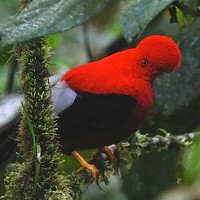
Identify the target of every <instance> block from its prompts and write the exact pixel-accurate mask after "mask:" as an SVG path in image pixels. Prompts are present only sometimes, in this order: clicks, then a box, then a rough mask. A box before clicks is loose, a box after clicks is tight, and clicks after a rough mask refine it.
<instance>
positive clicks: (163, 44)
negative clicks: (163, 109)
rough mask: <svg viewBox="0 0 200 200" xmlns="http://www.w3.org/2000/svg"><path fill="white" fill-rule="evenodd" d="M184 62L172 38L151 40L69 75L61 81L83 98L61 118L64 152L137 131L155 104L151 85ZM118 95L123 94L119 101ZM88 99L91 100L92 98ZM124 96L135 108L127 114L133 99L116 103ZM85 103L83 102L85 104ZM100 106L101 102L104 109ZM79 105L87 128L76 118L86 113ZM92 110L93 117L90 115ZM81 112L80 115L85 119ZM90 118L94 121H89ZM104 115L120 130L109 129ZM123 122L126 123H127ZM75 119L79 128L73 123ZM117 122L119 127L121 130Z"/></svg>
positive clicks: (100, 143) (144, 40)
mask: <svg viewBox="0 0 200 200" xmlns="http://www.w3.org/2000/svg"><path fill="white" fill-rule="evenodd" d="M180 61H181V53H180V50H179V47H178V45H177V44H176V43H175V42H174V41H173V40H172V39H171V38H169V37H166V36H160V35H153V36H149V37H147V38H145V39H143V40H142V41H141V42H140V43H139V45H138V46H137V47H136V48H132V49H128V50H125V51H122V52H118V53H115V54H113V55H111V56H108V57H106V58H103V59H101V60H99V61H96V62H91V63H88V64H84V65H82V66H78V67H75V68H73V69H71V70H70V71H68V72H67V73H65V74H64V75H63V77H62V82H65V83H67V85H68V86H69V87H70V88H71V89H73V90H74V91H75V92H76V93H77V94H78V96H80V99H79V101H78V102H79V103H77V104H72V106H71V107H69V108H67V109H66V110H65V111H64V113H61V114H60V115H59V116H60V119H59V120H58V125H59V134H60V135H61V141H62V142H61V143H62V144H63V146H64V150H65V152H70V151H72V150H75V149H85V148H93V147H99V146H103V145H109V144H111V143H115V142H119V141H120V140H122V139H125V138H126V137H128V136H129V135H130V134H131V133H133V132H134V131H136V130H137V129H138V128H139V127H140V125H141V123H142V122H143V121H144V119H145V117H146V115H147V114H148V112H149V110H150V109H151V107H152V104H153V89H152V86H151V82H152V81H153V79H154V78H156V77H157V76H158V75H160V74H162V73H163V72H172V71H174V70H175V69H177V68H178V67H179V65H180ZM110 95H116V99H115V98H114V97H113V98H112V99H109V100H108V98H106V97H108V96H110ZM117 95H118V96H119V95H120V98H119V97H118V96H117ZM85 96H90V98H87V97H85ZM103 96H104V97H105V98H104V99H103V98H102V97H103ZM122 96H124V97H130V98H131V99H132V100H133V102H135V103H133V102H132V104H131V103H130V106H129V108H124V110H123V107H125V104H128V102H129V100H128V99H125V98H124V100H119V102H121V103H119V102H118V100H117V99H121V98H122ZM82 97H83V98H82ZM81 98H82V100H81ZM85 99H88V100H87V101H90V102H91V104H92V105H87V101H86V100H85ZM81 101H82V102H84V103H83V104H82V103H81ZM94 101H95V102H94ZM98 101H100V105H99V104H98ZM108 101H109V102H108ZM75 102H76V101H75ZM104 104H106V105H107V104H109V105H110V107H112V104H116V107H117V108H118V106H119V107H121V109H119V110H118V109H116V110H114V109H113V108H110V107H109V106H104ZM79 105H81V106H82V107H85V106H86V109H85V112H86V113H87V114H84V116H83V118H84V117H86V118H87V119H88V120H89V121H85V124H86V125H85V126H84V125H80V121H81V120H82V118H81V117H80V116H78V115H79V112H78V109H80V110H82V109H81V108H80V107H79ZM93 105H94V106H93ZM95 106H100V108H101V109H103V110H104V109H105V110H104V112H103V113H104V116H100V114H99V113H100V110H98V109H96V108H95ZM73 109H74V111H72V112H71V111H70V110H73ZM76 109H77V111H76ZM127 109H129V111H128V110H127ZM92 110H94V111H95V113H93V114H91V111H92ZM81 112H82V111H80V114H81V115H83V113H81ZM110 112H111V114H110ZM117 112H122V114H123V113H125V114H124V116H119V117H118V118H117V119H114V118H113V117H112V116H115V115H117ZM101 114H102V113H101ZM70 115H71V116H72V115H75V116H73V117H72V118H73V121H72V120H71V116H70ZM76 115H77V116H76ZM89 115H91V117H88V116H89ZM98 115H99V116H98ZM106 115H109V118H107V120H110V121H113V123H116V128H115V126H113V125H112V126H111V125H110V124H109V125H108V124H106V121H105V120H103V118H106ZM96 116H98V117H96ZM76 118H77V119H76ZM65 119H66V121H65ZM123 119H126V121H127V123H126V122H125V121H124V120H123ZM76 120H77V123H76V122H75V123H74V121H76ZM95 120H96V121H95ZM97 120H100V121H101V120H102V123H104V124H105V127H104V128H102V129H101V127H100V126H101V125H100V124H99V123H98V121H97ZM63 123H66V124H67V123H69V124H70V123H72V124H74V126H73V127H71V126H68V125H66V124H65V125H63ZM118 123H119V124H120V123H121V126H120V125H119V124H118ZM79 125H80V126H79ZM103 126H104V125H103ZM106 126H107V127H106Z"/></svg>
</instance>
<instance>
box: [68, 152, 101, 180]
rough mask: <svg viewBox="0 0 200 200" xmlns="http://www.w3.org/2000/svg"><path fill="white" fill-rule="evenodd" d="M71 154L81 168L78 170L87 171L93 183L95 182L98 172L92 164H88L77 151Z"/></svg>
mask: <svg viewBox="0 0 200 200" xmlns="http://www.w3.org/2000/svg"><path fill="white" fill-rule="evenodd" d="M72 154H73V155H74V156H75V157H76V159H77V160H78V161H79V162H80V164H81V166H82V168H80V169H79V170H78V172H79V171H81V170H83V169H84V168H85V169H89V170H90V172H91V173H92V179H93V180H94V181H95V180H97V177H98V176H99V170H98V169H97V168H96V167H95V166H94V165H92V164H89V163H88V162H87V161H86V160H85V159H84V158H83V157H82V156H81V155H80V154H79V153H78V152H77V151H73V152H72Z"/></svg>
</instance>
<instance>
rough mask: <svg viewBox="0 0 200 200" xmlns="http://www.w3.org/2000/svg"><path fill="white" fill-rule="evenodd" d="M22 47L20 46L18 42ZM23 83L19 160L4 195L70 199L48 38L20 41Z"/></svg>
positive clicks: (13, 166) (6, 182) (8, 176)
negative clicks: (52, 88) (53, 98)
mask: <svg viewBox="0 0 200 200" xmlns="http://www.w3.org/2000/svg"><path fill="white" fill-rule="evenodd" d="M18 47H19V46H18ZM20 48H21V50H22V51H21V53H20V57H19V61H20V64H21V67H22V72H21V87H22V91H23V93H24V98H25V100H24V103H23V108H22V119H21V122H20V128H19V134H18V142H19V143H18V147H19V148H18V149H19V151H18V161H17V162H16V163H15V164H12V167H11V168H10V169H9V170H8V171H7V177H6V179H5V187H6V193H5V195H4V196H3V197H2V198H4V199H8V200H9V199H59V200H62V199H70V198H71V197H70V195H69V188H68V183H67V179H66V177H65V176H64V174H62V172H61V171H62V159H61V154H60V152H59V142H58V138H57V135H56V131H57V127H56V120H55V118H54V116H53V115H52V104H51V96H50V95H51V94H50V86H49V85H48V76H49V73H48V62H49V58H50V55H51V54H50V48H49V47H48V43H47V39H46V38H39V39H34V40H32V41H29V42H26V43H24V44H21V45H20ZM49 195H50V196H51V197H50V196H49Z"/></svg>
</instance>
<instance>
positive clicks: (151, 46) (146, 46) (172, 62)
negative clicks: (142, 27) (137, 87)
mask: <svg viewBox="0 0 200 200" xmlns="http://www.w3.org/2000/svg"><path fill="white" fill-rule="evenodd" d="M135 52H136V60H137V62H138V63H137V65H136V66H140V67H139V68H138V67H137V69H133V73H134V72H135V75H136V76H141V77H144V78H145V79H147V80H153V79H154V78H155V77H157V76H158V75H160V74H162V73H163V72H173V71H174V70H176V69H177V68H178V67H179V66H180V62H181V52H180V49H179V47H178V45H177V44H176V43H175V42H174V41H173V40H172V39H171V38H169V37H167V36H161V35H152V36H149V37H146V38H144V39H143V40H142V41H141V42H140V43H139V44H138V46H137V47H136V49H135ZM135 75H134V74H133V76H135Z"/></svg>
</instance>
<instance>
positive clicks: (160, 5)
mask: <svg viewBox="0 0 200 200" xmlns="http://www.w3.org/2000/svg"><path fill="white" fill-rule="evenodd" d="M125 2H126V6H125V7H124V8H123V10H122V13H121V16H120V22H121V26H122V31H123V33H124V37H125V38H126V39H127V40H128V41H131V40H132V37H134V36H136V35H137V34H141V33H142V32H143V31H144V30H145V28H146V27H147V25H148V24H149V23H150V22H151V21H152V20H153V19H154V18H155V17H156V16H157V15H158V14H159V13H160V12H161V11H162V10H163V9H165V8H166V7H167V6H168V5H169V4H171V3H172V2H173V0H163V1H152V0H127V1H125Z"/></svg>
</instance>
